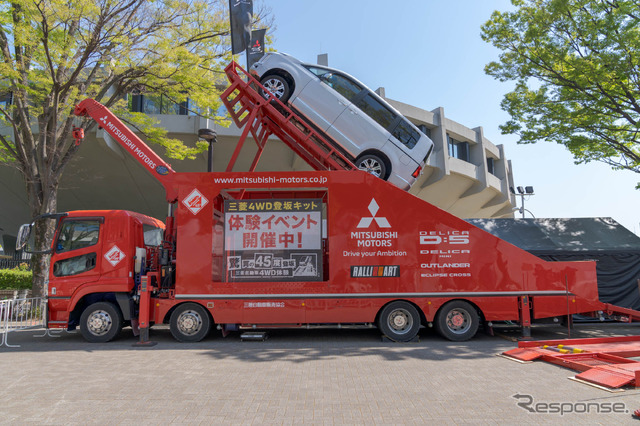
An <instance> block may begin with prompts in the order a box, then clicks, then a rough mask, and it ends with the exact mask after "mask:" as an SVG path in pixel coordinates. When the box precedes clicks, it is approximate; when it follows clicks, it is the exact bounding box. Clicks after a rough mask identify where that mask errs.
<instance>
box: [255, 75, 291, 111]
mask: <svg viewBox="0 0 640 426" xmlns="http://www.w3.org/2000/svg"><path fill="white" fill-rule="evenodd" d="M260 84H262V85H263V86H264V87H265V89H267V90H268V91H269V92H271V93H272V94H273V96H275V97H276V98H278V99H279V100H280V102H282V103H283V104H286V103H287V101H288V100H289V98H290V97H291V88H290V87H289V83H288V82H287V80H285V78H284V77H282V76H280V75H277V74H271V75H267V76H264V77H263V78H262V79H261V80H260ZM261 95H262V96H263V97H264V98H265V99H269V95H268V94H267V93H265V92H264V91H262V92H261Z"/></svg>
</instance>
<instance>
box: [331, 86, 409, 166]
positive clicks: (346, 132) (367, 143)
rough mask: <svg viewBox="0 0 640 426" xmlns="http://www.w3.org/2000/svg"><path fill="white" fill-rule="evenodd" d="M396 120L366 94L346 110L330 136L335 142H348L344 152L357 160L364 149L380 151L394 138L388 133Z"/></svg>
mask: <svg viewBox="0 0 640 426" xmlns="http://www.w3.org/2000/svg"><path fill="white" fill-rule="evenodd" d="M396 117H397V115H396V114H395V113H394V112H393V111H391V110H390V109H389V108H387V107H386V106H384V105H383V104H381V103H380V102H379V101H378V100H377V99H376V98H374V97H373V95H371V94H370V93H369V92H368V91H367V92H365V93H364V94H361V95H360V96H358V97H357V98H356V99H355V101H354V103H353V104H351V105H350V106H349V107H348V108H347V109H345V111H344V112H343V113H342V114H341V115H340V117H338V119H337V120H336V121H335V122H334V125H333V128H332V129H330V130H329V131H328V132H327V133H329V135H330V136H331V137H334V138H337V137H338V135H340V137H341V138H342V139H343V140H345V148H346V149H347V150H348V151H350V152H351V153H352V154H353V155H354V157H357V156H358V154H360V153H361V152H362V151H364V150H365V149H369V148H375V149H378V150H381V148H382V147H383V146H384V144H385V143H387V141H388V140H389V138H390V136H391V133H389V131H388V130H387V129H388V128H389V127H390V126H391V124H392V123H393V122H394V121H395V120H396ZM376 123H377V124H379V125H380V126H378V125H377V124H376ZM381 127H382V128H381ZM338 129H339V130H338Z"/></svg>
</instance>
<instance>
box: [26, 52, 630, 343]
mask: <svg viewBox="0 0 640 426" xmlns="http://www.w3.org/2000/svg"><path fill="white" fill-rule="evenodd" d="M227 73H228V75H229V78H230V80H231V82H232V85H231V86H230V88H229V89H228V90H227V91H226V92H225V94H223V100H224V101H225V103H227V102H231V103H236V104H238V105H240V106H241V108H237V107H236V108H231V107H230V111H231V114H232V117H233V118H234V120H236V122H237V123H238V124H239V125H246V128H245V132H244V134H243V138H244V137H246V135H247V134H248V132H249V131H250V132H251V133H252V134H253V135H254V139H255V140H256V141H257V143H258V145H259V148H260V149H259V151H261V150H262V148H264V143H266V139H267V137H268V136H269V134H275V135H277V136H278V137H280V138H281V139H283V140H284V141H285V143H292V144H294V145H295V144H296V143H297V144H298V145H296V146H295V147H292V148H295V149H296V150H297V151H296V152H298V151H299V152H298V153H299V154H300V155H301V156H303V158H304V156H308V157H309V158H310V161H309V162H310V164H312V165H313V166H314V168H317V169H320V170H319V171H309V172H260V173H259V172H255V171H251V172H232V171H227V172H221V173H176V172H174V171H173V170H172V169H171V167H170V166H169V165H168V164H166V163H165V162H164V161H163V160H162V159H161V158H160V157H159V156H157V155H156V154H155V153H154V152H153V151H152V150H151V149H149V147H147V146H146V145H145V144H144V143H143V142H142V141H141V140H140V139H139V138H138V137H137V136H136V135H135V134H134V133H133V132H131V131H130V130H129V129H128V128H127V127H126V126H124V124H122V123H121V122H120V121H119V120H118V119H117V118H116V117H115V116H114V115H113V114H112V113H111V112H109V110H108V109H107V108H105V107H104V106H102V105H100V104H99V103H97V102H96V101H93V100H91V99H88V100H85V101H83V102H82V103H80V105H78V107H77V108H76V111H75V112H76V114H77V115H80V116H90V117H93V118H94V119H95V120H97V121H98V122H99V124H100V126H101V127H102V128H104V129H105V131H107V132H109V133H110V134H111V135H112V136H113V137H114V139H115V140H117V141H118V142H119V143H120V144H121V145H122V146H123V147H124V148H125V150H127V151H128V152H129V153H131V155H133V156H134V157H135V158H136V159H138V161H139V162H140V163H141V164H142V165H143V166H144V167H146V168H147V170H148V171H149V172H150V173H151V174H152V175H153V176H155V177H156V178H157V179H158V180H159V181H160V182H161V183H162V184H163V186H164V188H165V190H166V194H167V201H168V202H169V206H170V208H169V215H168V218H167V220H166V222H165V223H162V222H160V221H159V220H156V219H153V218H150V217H147V216H144V215H141V214H137V213H133V212H128V211H120V210H118V211H109V210H103V211H72V212H68V213H59V214H56V215H50V216H49V218H50V219H54V220H56V222H57V225H56V233H55V237H54V240H53V243H52V247H51V256H52V257H51V265H52V267H51V270H50V273H49V290H48V318H47V326H48V327H49V328H64V329H73V328H75V327H76V326H79V327H80V330H81V332H82V334H83V336H84V337H85V338H86V339H87V340H88V341H91V342H105V341H109V340H111V339H113V338H114V337H116V336H117V335H118V334H119V333H120V331H121V329H122V327H123V326H125V325H131V326H132V327H133V328H134V330H135V329H137V328H140V330H141V341H148V329H149V327H150V326H151V325H153V324H169V326H170V330H171V333H172V334H173V336H174V337H175V338H176V339H178V340H180V341H199V340H201V339H203V338H204V337H205V336H206V335H207V334H209V332H210V331H211V330H212V329H213V327H214V326H217V328H218V329H219V330H221V331H222V333H223V334H226V333H227V332H229V331H233V330H237V329H239V328H242V327H249V328H252V329H254V328H269V327H297V326H308V325H340V324H365V325H376V326H377V327H378V328H379V329H380V331H381V332H382V333H383V334H384V335H386V336H387V337H388V338H390V339H392V340H395V341H410V340H412V339H414V338H415V337H416V336H417V334H418V331H419V329H420V328H421V327H422V326H434V327H435V329H436V330H437V331H438V332H439V334H441V335H442V336H443V337H445V338H447V339H450V340H453V341H461V340H467V339H470V338H471V337H473V336H474V335H475V333H476V332H477V330H478V328H479V326H480V324H481V323H484V324H485V325H489V326H490V324H491V323H492V322H494V321H515V322H518V323H520V325H522V326H523V329H524V331H525V332H526V331H528V330H529V326H530V325H531V322H532V321H534V320H538V319H548V318H561V317H566V316H569V315H571V314H575V313H592V314H594V315H600V314H602V312H604V313H609V314H611V313H622V314H624V315H626V316H627V317H626V318H627V319H629V320H631V318H639V317H638V315H637V314H638V313H637V312H635V311H631V310H628V309H624V308H617V307H613V306H610V305H607V304H604V303H601V302H600V301H599V300H598V288H597V281H596V272H595V263H594V262H546V261H543V260H541V259H539V258H537V257H535V256H533V255H531V254H529V253H527V252H525V251H523V250H520V249H518V248H517V247H515V246H512V245H511V244H509V243H507V242H505V241H503V240H500V239H498V238H496V237H494V236H492V235H490V234H488V233H486V232H484V231H482V230H480V229H479V228H476V227H475V226H473V225H470V224H469V223H467V222H465V221H463V220H461V219H459V218H457V217H455V216H453V215H451V214H449V213H447V212H445V211H443V210H440V209H439V208H437V207H435V206H433V205H431V204H429V203H427V202H425V201H423V200H421V199H419V198H417V197H415V196H413V195H411V194H409V193H407V192H405V191H403V190H400V189H398V188H396V187H394V186H393V185H391V184H389V183H387V182H384V181H382V180H380V179H378V178H375V177H373V176H372V175H369V174H367V173H365V172H363V171H359V170H353V169H354V167H353V165H352V164H351V163H350V162H349V161H348V160H345V159H344V158H343V157H341V155H340V153H339V152H335V151H332V150H331V149H326V147H325V143H324V142H323V140H322V136H321V135H320V136H318V135H316V134H313V135H311V136H312V137H310V136H309V135H310V133H309V132H313V131H312V130H308V131H305V132H303V136H304V135H306V136H304V137H303V136H300V137H299V136H297V135H296V130H295V129H298V130H300V128H301V126H304V123H300V122H297V121H296V120H295V119H296V116H295V114H294V113H293V112H291V111H285V113H284V114H283V110H285V109H286V107H285V106H284V105H282V104H278V103H277V102H275V101H274V100H273V99H269V100H264V99H262V98H261V97H260V95H258V92H257V91H256V90H254V88H253V87H251V85H255V84H257V82H255V81H254V80H252V79H251V77H249V76H245V77H244V78H238V73H237V71H236V66H235V64H232V65H230V67H228V68H227ZM261 99H262V100H261ZM243 108H244V111H243ZM256 111H258V112H256ZM247 116H250V117H249V119H247V118H246V117H247ZM243 120H244V122H242V121H243ZM247 128H248V129H249V130H247ZM260 129H262V130H264V131H261V130H260ZM287 129H289V130H287ZM266 130H268V131H266ZM265 134H266V136H265ZM288 138H289V139H291V140H288ZM310 139H314V140H315V142H314V143H315V145H314V146H315V147H316V148H317V147H318V146H320V149H319V150H317V152H314V151H313V149H316V148H309V146H308V145H306V144H307V143H308V142H309V140H310ZM318 141H320V142H318ZM261 144H262V145H261ZM239 146H241V144H239ZM259 155H260V152H258V154H257V157H256V161H254V165H253V166H252V170H253V168H254V166H255V163H256V162H257V159H258V158H259ZM234 157H235V156H234ZM312 162H315V163H312ZM231 168H232V165H230V168H229V169H228V170H230V169H231ZM322 168H324V169H322ZM341 168H342V170H341ZM30 229H31V226H30V225H25V226H23V228H21V231H20V234H19V244H22V243H24V241H25V240H26V238H27V237H28V234H29V231H30Z"/></svg>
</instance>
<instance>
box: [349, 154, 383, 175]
mask: <svg viewBox="0 0 640 426" xmlns="http://www.w3.org/2000/svg"><path fill="white" fill-rule="evenodd" d="M355 165H356V167H357V168H359V169H360V170H364V171H365V172H367V173H370V174H372V175H374V176H375V177H378V178H380V179H382V180H386V179H387V176H388V170H387V164H386V162H385V161H384V160H383V159H382V158H380V157H378V156H377V155H375V154H366V155H363V156H361V157H358V158H357V159H356V161H355ZM389 171H390V170H389Z"/></svg>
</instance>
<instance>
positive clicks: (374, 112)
mask: <svg viewBox="0 0 640 426" xmlns="http://www.w3.org/2000/svg"><path fill="white" fill-rule="evenodd" d="M355 105H356V106H357V107H358V108H360V109H361V110H362V111H363V112H364V113H365V114H367V115H368V116H369V117H371V118H373V119H374V120H375V121H376V122H377V123H378V124H379V125H381V126H382V127H383V128H384V129H385V130H387V129H389V126H390V125H391V123H393V121H394V120H395V119H396V114H394V113H393V112H392V111H391V110H390V109H389V108H387V107H386V106H384V105H382V104H381V103H380V102H379V101H378V100H377V99H376V98H374V97H373V96H372V95H371V94H370V93H367V94H366V95H365V96H364V97H363V98H362V99H360V100H359V101H357V102H356V103H355Z"/></svg>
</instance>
